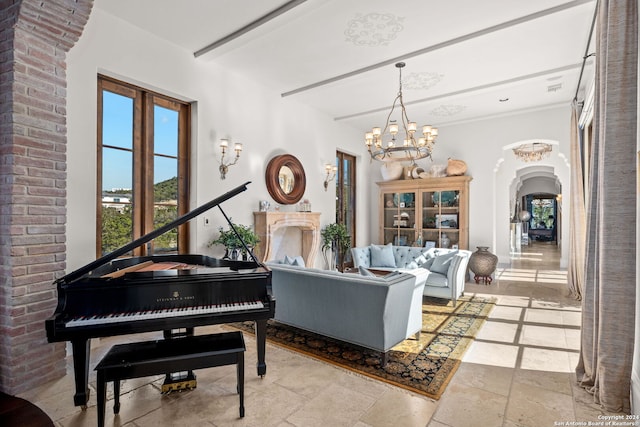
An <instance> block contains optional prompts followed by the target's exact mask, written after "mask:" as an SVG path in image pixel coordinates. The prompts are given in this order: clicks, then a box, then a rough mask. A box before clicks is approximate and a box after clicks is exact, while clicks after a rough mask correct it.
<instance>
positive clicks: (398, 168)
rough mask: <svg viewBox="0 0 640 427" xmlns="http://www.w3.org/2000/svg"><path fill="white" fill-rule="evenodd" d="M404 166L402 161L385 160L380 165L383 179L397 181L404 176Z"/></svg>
mask: <svg viewBox="0 0 640 427" xmlns="http://www.w3.org/2000/svg"><path fill="white" fill-rule="evenodd" d="M403 171H404V167H403V166H402V163H400V162H384V163H383V164H382V166H381V167H380V173H381V174H382V179H383V181H395V180H396V179H400V177H402V172H403Z"/></svg>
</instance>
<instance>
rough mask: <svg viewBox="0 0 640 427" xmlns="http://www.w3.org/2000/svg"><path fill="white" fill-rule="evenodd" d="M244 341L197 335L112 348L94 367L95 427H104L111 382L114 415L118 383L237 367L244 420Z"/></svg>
mask: <svg viewBox="0 0 640 427" xmlns="http://www.w3.org/2000/svg"><path fill="white" fill-rule="evenodd" d="M244 351H245V345H244V338H243V336H242V332H225V333H220V334H211V335H196V336H189V337H184V338H174V339H166V340H157V341H144V342H137V343H128V344H118V345H115V346H113V347H112V348H111V349H110V350H109V352H108V353H107V354H106V355H105V356H104V358H103V359H102V360H101V361H100V363H98V365H97V366H96V367H95V370H96V371H97V376H98V384H97V400H98V408H97V409H98V427H103V426H104V411H105V405H106V397H107V383H108V382H109V381H113V391H114V393H113V394H114V404H113V413H114V414H117V413H118V412H119V411H120V380H124V379H129V378H139V377H147V376H152V375H161V374H167V373H170V372H181V371H189V370H194V369H202V368H211V367H214V366H223V365H233V364H235V365H236V369H237V374H238V385H237V391H238V395H239V397H240V417H241V418H242V417H244Z"/></svg>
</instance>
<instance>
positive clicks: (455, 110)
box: [431, 104, 467, 117]
mask: <svg viewBox="0 0 640 427" xmlns="http://www.w3.org/2000/svg"><path fill="white" fill-rule="evenodd" d="M466 108H467V107H466V106H464V105H453V104H449V105H441V106H439V107H438V108H434V109H433V110H431V114H433V115H434V116H440V117H445V116H454V115H456V114H460V113H461V112H463V111H464V110H465V109H466Z"/></svg>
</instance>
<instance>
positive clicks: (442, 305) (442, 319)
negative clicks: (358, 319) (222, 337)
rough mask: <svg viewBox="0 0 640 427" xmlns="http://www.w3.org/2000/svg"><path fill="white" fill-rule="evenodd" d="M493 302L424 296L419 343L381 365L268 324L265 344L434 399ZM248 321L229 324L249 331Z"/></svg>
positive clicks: (357, 350)
mask: <svg viewBox="0 0 640 427" xmlns="http://www.w3.org/2000/svg"><path fill="white" fill-rule="evenodd" d="M494 304H495V299H494V298H482V297H476V296H473V297H463V298H462V299H459V300H458V302H457V304H456V306H455V307H453V304H452V303H451V302H450V301H448V300H443V299H438V298H430V297H424V299H423V306H422V333H421V334H420V339H419V340H416V339H415V338H413V337H412V338H410V339H407V340H405V341H403V342H401V343H400V344H398V345H397V346H395V347H394V348H393V349H392V350H391V351H390V354H389V359H388V362H387V364H386V366H384V367H382V365H381V359H380V355H381V353H380V352H376V351H374V350H370V349H366V348H363V347H359V346H356V345H353V344H349V343H345V342H342V341H339V340H335V339H332V338H328V337H325V336H322V335H318V334H315V333H313V332H308V331H304V330H302V329H298V328H294V327H291V326H288V325H283V324H281V323H278V322H275V321H272V320H270V321H269V322H268V324H267V340H268V341H269V342H271V343H274V344H277V345H279V346H282V347H285V348H288V349H292V350H295V351H297V352H300V353H303V354H306V355H309V356H312V357H314V358H317V359H320V360H323V361H326V362H330V363H333V364H335V365H337V366H340V367H342V368H346V369H349V370H352V371H354V372H356V373H359V374H362V375H366V376H369V377H371V378H374V379H377V380H381V381H385V382H387V383H390V384H393V385H396V386H398V387H402V388H405V389H408V390H411V391H414V392H416V393H420V394H423V395H426V396H428V397H430V398H432V399H439V398H440V396H441V395H442V393H443V392H444V390H445V388H446V387H447V384H448V383H449V381H450V380H451V378H452V377H453V375H454V374H455V372H456V370H457V369H458V366H459V365H460V362H461V360H462V356H463V355H464V353H465V351H466V350H467V348H469V345H471V343H472V342H473V340H474V338H475V337H476V335H477V334H478V331H479V330H480V328H481V327H482V325H483V323H484V321H485V320H486V318H487V316H488V315H489V313H490V312H491V310H492V308H493V306H494ZM253 325H254V323H253V322H242V323H234V324H233V326H235V327H237V328H239V329H241V330H243V331H245V332H250V333H254V330H253Z"/></svg>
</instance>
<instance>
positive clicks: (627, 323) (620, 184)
mask: <svg viewBox="0 0 640 427" xmlns="http://www.w3.org/2000/svg"><path fill="white" fill-rule="evenodd" d="M637 7H638V6H637V2H636V1H620V0H600V1H599V4H598V33H597V56H596V98H595V110H594V130H595V132H594V134H595V138H594V143H593V150H592V157H591V159H592V162H591V165H592V166H591V168H590V174H591V176H590V179H589V183H590V185H589V187H590V188H589V206H588V208H587V245H586V246H587V251H586V259H585V261H586V270H585V280H584V288H583V299H582V330H581V349H580V359H579V363H578V367H577V368H576V373H577V376H578V381H579V382H580V384H581V385H583V386H584V387H585V388H586V389H587V390H588V391H590V392H591V393H593V395H594V399H595V401H596V402H599V403H600V404H601V405H602V406H603V407H604V408H605V409H606V410H608V411H622V412H626V413H630V411H631V405H630V398H629V392H630V387H631V365H632V358H633V346H634V327H635V301H636V296H635V295H636V290H635V287H636V273H635V261H636V248H635V240H636V124H637V116H636V114H637V102H636V101H637V58H638V57H637V54H638V42H637V40H638V9H637Z"/></svg>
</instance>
